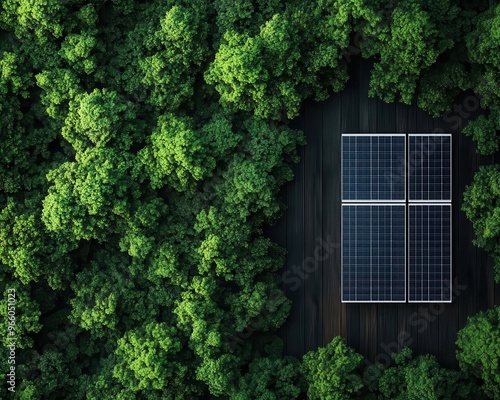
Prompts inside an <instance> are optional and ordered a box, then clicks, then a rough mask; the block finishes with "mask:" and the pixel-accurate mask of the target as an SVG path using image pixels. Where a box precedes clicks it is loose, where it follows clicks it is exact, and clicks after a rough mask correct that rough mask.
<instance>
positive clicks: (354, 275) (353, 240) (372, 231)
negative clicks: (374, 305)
mask: <svg viewBox="0 0 500 400" xmlns="http://www.w3.org/2000/svg"><path fill="white" fill-rule="evenodd" d="M405 214H406V207H405V205H404V204H400V205H386V204H379V205H345V204H344V205H342V267H343V268H342V301H349V302H357V301H359V302H369V301H380V302H404V301H405V300H406V256H405V229H406V228H405V226H406V223H405V221H406V218H405Z"/></svg>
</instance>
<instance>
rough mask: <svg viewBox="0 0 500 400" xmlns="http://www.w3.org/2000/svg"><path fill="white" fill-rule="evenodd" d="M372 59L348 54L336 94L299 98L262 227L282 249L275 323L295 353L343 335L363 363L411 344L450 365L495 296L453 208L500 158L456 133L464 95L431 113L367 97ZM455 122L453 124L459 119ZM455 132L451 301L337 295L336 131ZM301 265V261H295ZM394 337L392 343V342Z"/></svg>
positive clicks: (488, 263)
mask: <svg viewBox="0 0 500 400" xmlns="http://www.w3.org/2000/svg"><path fill="white" fill-rule="evenodd" d="M370 68H371V63H370V62H368V61H364V60H363V61H361V60H359V59H353V60H352V63H351V65H350V74H351V79H350V81H349V82H348V84H347V87H346V88H345V89H344V91H342V92H341V93H340V94H333V95H332V96H331V97H330V98H329V99H328V100H326V101H324V102H321V103H314V102H309V103H307V104H305V106H304V107H303V110H302V115H301V116H300V117H299V118H297V119H296V120H294V121H293V123H292V126H294V127H296V128H300V129H302V130H304V132H305V135H306V140H307V145H306V146H304V147H303V148H301V149H300V156H301V162H300V163H299V164H298V165H296V166H295V168H294V171H295V178H294V180H293V182H290V183H289V184H288V185H286V186H285V188H284V189H283V191H282V196H283V199H284V202H285V203H286V205H287V207H288V209H287V211H286V212H285V214H284V216H283V217H282V218H281V219H280V220H279V221H278V223H277V224H276V225H275V226H274V227H272V228H270V229H268V230H267V232H268V235H269V236H270V237H271V238H272V239H273V240H274V241H275V242H277V243H278V244H280V245H281V246H283V247H285V248H286V249H287V251H288V255H287V259H286V266H285V268H284V270H283V271H282V272H283V274H284V275H283V276H284V281H286V282H285V283H284V287H285V290H286V293H287V296H288V297H289V298H290V299H291V301H292V310H291V314H290V316H289V318H288V320H287V321H286V323H285V324H284V326H283V327H282V328H281V330H280V335H281V336H282V337H283V339H284V340H285V352H286V354H288V355H293V356H296V357H301V356H302V355H303V354H304V353H306V352H307V351H309V350H315V349H316V348H318V347H321V346H324V345H326V344H328V343H329V342H330V341H331V340H332V338H333V337H335V336H337V335H342V336H344V337H345V338H346V339H347V343H348V344H349V345H350V346H352V347H353V348H354V349H356V350H357V351H358V352H360V353H361V354H362V355H364V356H365V357H366V358H367V360H368V361H369V362H374V361H379V362H382V363H384V364H387V362H388V354H390V353H391V352H393V351H396V350H397V349H398V347H400V345H401V344H409V347H411V348H412V349H413V351H414V353H415V354H432V355H435V356H436V357H437V358H438V360H439V361H440V362H441V364H442V365H443V366H445V367H456V366H457V362H456V359H455V351H456V346H455V340H456V336H457V331H458V330H459V329H460V328H462V327H463V326H464V324H465V322H466V319H467V316H469V315H473V314H476V313H477V312H478V311H480V310H486V309H488V308H491V307H492V306H493V305H494V304H500V286H499V285H496V284H494V280H493V269H492V260H491V259H490V258H489V257H488V256H487V255H486V253H484V252H483V251H482V250H480V249H478V248H476V247H475V246H474V245H473V244H472V240H473V238H474V232H473V229H472V225H471V223H470V222H469V221H468V220H467V219H466V216H465V213H464V212H462V211H461V204H462V197H463V195H462V194H463V192H464V189H465V186H466V185H468V184H469V183H470V182H471V181H472V178H473V175H474V172H475V171H476V170H477V169H478V166H479V165H483V164H490V163H493V162H494V161H495V162H497V163H500V159H499V157H495V160H494V159H493V157H479V156H477V155H476V152H475V147H474V144H473V142H472V140H471V139H470V138H468V137H466V136H464V135H463V134H462V133H461V132H460V129H461V126H460V125H464V124H465V121H466V119H467V117H468V114H469V111H473V110H474V109H475V108H476V107H477V99H476V98H475V97H474V96H472V95H469V96H467V95H465V94H464V95H462V96H461V97H460V99H458V101H457V102H456V105H457V106H459V107H460V108H456V109H455V110H453V111H450V113H448V114H445V116H444V117H443V118H441V119H433V118H431V117H430V116H429V115H428V114H426V113H424V112H423V111H421V110H419V109H418V108H417V107H416V106H415V105H412V106H406V105H402V104H386V103H384V102H382V101H380V100H378V99H371V98H368V82H369V70H370ZM461 120H462V123H461V124H460V121H461ZM439 128H441V129H442V131H444V132H450V133H452V135H453V149H452V157H453V184H452V190H453V194H452V209H453V211H452V215H453V221H452V223H453V234H452V240H453V254H452V263H453V282H454V299H453V302H452V303H451V304H432V303H429V304H427V303H421V304H409V303H406V304H376V303H374V304H342V303H341V301H340V276H341V275H340V272H341V271H340V268H341V267H340V266H341V262H340V241H341V237H340V221H341V220H340V215H341V214H340V211H341V207H340V160H341V159H340V138H341V134H342V133H343V132H346V133H358V132H359V133H407V132H409V133H412V132H413V133H432V132H434V131H435V129H439ZM303 265H304V267H302V266H303ZM398 341H399V344H398Z"/></svg>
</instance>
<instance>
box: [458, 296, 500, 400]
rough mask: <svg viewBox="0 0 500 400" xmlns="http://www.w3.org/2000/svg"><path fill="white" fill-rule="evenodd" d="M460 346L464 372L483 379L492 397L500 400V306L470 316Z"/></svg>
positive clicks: (484, 387) (459, 336)
mask: <svg viewBox="0 0 500 400" xmlns="http://www.w3.org/2000/svg"><path fill="white" fill-rule="evenodd" d="M457 346H458V348H459V350H458V352H457V359H458V361H459V363H460V369H461V370H463V371H464V372H465V373H467V374H468V375H470V376H472V377H474V378H477V379H479V380H481V381H482V382H483V383H482V385H481V389H482V390H483V391H484V393H486V395H488V397H490V398H492V399H495V400H497V399H500V375H499V373H498V370H499V366H500V307H498V306H496V307H494V308H492V309H490V310H488V311H486V312H480V313H479V314H477V315H475V316H473V317H469V318H468V319H467V324H466V325H465V327H464V328H462V330H460V332H459V333H458V340H457Z"/></svg>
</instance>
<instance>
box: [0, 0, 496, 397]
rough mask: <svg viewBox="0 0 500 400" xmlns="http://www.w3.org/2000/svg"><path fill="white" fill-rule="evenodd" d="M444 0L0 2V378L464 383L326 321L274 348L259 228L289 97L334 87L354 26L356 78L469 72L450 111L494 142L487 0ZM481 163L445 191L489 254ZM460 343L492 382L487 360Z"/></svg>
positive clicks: (163, 385) (265, 251) (277, 260)
mask: <svg viewBox="0 0 500 400" xmlns="http://www.w3.org/2000/svg"><path fill="white" fill-rule="evenodd" d="M457 4H458V3H457V2H449V1H444V0H442V1H437V2H436V1H430V0H426V1H420V2H419V1H415V0H411V1H404V2H392V1H391V2H389V1H386V0H377V1H366V0H356V1H351V0H318V1H315V2H300V1H292V2H284V1H279V0H256V1H253V2H249V1H243V2H242V1H237V0H214V1H213V2H206V1H204V0H194V1H186V0H167V1H164V2H153V1H149V2H148V1H139V2H135V1H132V0H116V1H115V0H114V1H103V0H92V1H75V0H65V1H61V0H51V1H49V2H47V1H40V0H30V1H28V0H5V1H4V2H2V4H1V6H0V137H1V139H2V146H0V289H1V290H0V291H1V292H2V293H3V294H4V295H3V296H4V297H3V298H2V300H0V302H1V303H2V307H5V302H6V299H7V296H5V292H6V290H7V289H8V288H15V289H16V292H17V293H18V303H17V310H18V311H17V315H16V318H17V320H16V333H17V335H18V337H19V339H18V343H17V344H18V348H20V349H21V348H22V349H23V351H22V352H21V351H20V352H18V356H19V357H18V359H17V360H16V365H17V367H18V371H19V378H20V379H19V381H18V382H19V385H18V387H17V388H16V394H15V395H14V398H19V399H45V398H65V399H84V398H87V399H122V400H131V399H135V398H141V399H179V398H183V399H184V398H186V399H189V398H211V397H213V396H218V397H221V398H230V399H238V400H240V399H241V400H243V399H245V400H246V399H266V400H267V399H282V398H285V399H294V398H297V397H301V396H303V395H304V393H306V392H307V393H308V394H309V397H310V398H338V399H344V398H350V397H352V396H365V395H366V396H372V397H371V398H405V399H410V398H419V399H424V398H428V399H434V398H449V397H450V396H451V397H453V396H455V397H453V398H463V397H464V396H470V397H473V398H480V396H479V395H477V394H475V393H474V392H473V391H472V389H471V388H470V387H469V386H468V385H467V384H465V383H464V382H463V380H462V375H460V374H459V373H457V372H453V371H446V370H444V369H442V368H440V367H439V366H438V365H437V364H436V362H435V360H434V359H433V358H431V357H419V358H416V359H415V360H410V358H409V357H406V355H407V354H406V351H405V352H404V353H403V354H402V355H400V356H398V359H397V362H398V365H397V366H396V367H394V368H390V369H388V370H386V371H384V372H382V371H381V368H380V366H379V365H376V366H374V367H373V368H374V369H376V370H377V372H378V373H379V374H380V375H381V378H380V380H378V379H374V380H373V382H370V383H368V384H367V383H366V382H363V381H362V380H361V376H360V375H361V373H363V372H366V371H363V368H362V367H361V366H360V363H361V360H362V357H361V356H360V355H358V354H356V353H355V352H354V351H353V350H352V349H350V348H348V347H347V346H346V344H345V342H343V340H342V339H340V338H336V339H334V341H333V342H332V343H331V344H330V345H328V346H327V347H325V348H323V349H319V350H317V351H316V352H312V353H309V354H307V355H306V356H304V360H303V363H302V365H301V364H300V363H299V361H298V360H296V359H294V358H292V357H283V356H282V344H281V342H280V340H278V339H277V338H276V336H275V335H274V331H275V330H276V329H278V328H279V327H280V326H281V325H282V324H283V322H284V321H285V319H286V317H287V315H288V313H289V311H290V307H291V305H290V301H289V300H288V299H287V298H286V296H285V293H284V292H283V290H281V289H280V288H279V284H280V277H279V273H278V271H279V270H280V268H281V267H282V265H283V262H284V257H285V252H284V250H283V249H281V248H280V247H279V246H277V245H276V244H275V243H273V242H272V241H271V240H270V239H269V238H267V237H265V236H264V234H263V226H264V225H268V224H272V223H274V222H275V221H276V220H277V219H278V218H279V217H280V215H281V214H282V213H283V210H284V205H283V204H282V202H281V201H280V199H279V196H278V193H279V191H280V189H281V188H282V187H283V184H285V183H286V182H288V181H290V180H291V179H292V178H293V173H292V169H291V166H292V164H293V163H295V162H297V161H298V156H297V146H298V145H302V144H304V137H303V134H302V133H301V132H299V131H296V130H294V129H291V128H290V126H289V119H290V118H293V117H295V116H297V115H298V114H299V110H300V107H301V105H302V104H303V102H304V101H305V100H306V99H315V100H322V99H326V98H327V97H328V95H329V93H330V92H331V91H332V90H333V91H340V90H342V88H343V87H344V85H345V84H346V82H347V80H348V68H347V67H348V62H349V61H350V58H349V57H346V52H347V51H348V49H351V48H352V45H354V46H360V48H361V50H362V55H363V56H365V57H374V58H375V67H374V70H373V71H372V79H371V88H372V90H371V93H372V94H375V95H377V96H380V97H382V98H383V99H385V100H394V99H396V98H398V97H400V98H401V99H402V100H403V101H405V102H410V101H412V100H415V99H416V100H417V101H418V104H419V106H420V107H422V108H425V109H427V110H428V111H429V110H430V111H434V113H435V114H438V113H440V112H442V111H444V110H445V109H446V108H447V107H448V106H449V103H450V102H451V101H452V100H453V98H454V97H456V95H457V94H458V93H459V92H460V91H462V90H466V89H472V90H474V91H475V92H476V93H479V94H481V95H482V96H483V97H482V99H481V105H482V107H483V108H484V109H485V111H486V112H485V113H484V116H481V117H479V118H478V119H476V120H475V121H472V122H471V123H470V124H469V126H468V128H467V129H466V133H467V134H469V135H472V136H473V138H474V139H475V140H476V141H477V143H478V146H477V147H478V151H480V152H482V153H484V154H490V153H492V152H494V151H496V150H497V149H498V140H497V138H496V136H495V134H496V130H497V129H498V126H497V121H498V118H497V117H498V115H500V111H499V110H500V108H499V107H500V102H499V101H498V93H497V92H498V90H497V85H496V76H497V72H498V71H497V70H498V65H497V64H498V62H497V59H498V56H497V54H496V53H497V51H496V50H497V47H498V46H497V43H496V42H497V39H498V32H497V31H498V29H497V27H498V14H499V8H498V7H495V6H492V7H490V8H488V7H486V4H481V5H473V4H464V5H463V8H464V10H461V9H460V8H459V7H458V6H457ZM476 14H477V16H476V17H474V19H472V16H473V15H476ZM350 45H351V47H349V46H350ZM438 60H439V62H437V61H438ZM498 173H499V171H498V168H496V167H488V169H484V170H482V171H480V173H479V174H478V176H477V178H476V180H475V182H474V184H473V185H472V186H471V187H470V188H469V189H468V191H467V192H466V199H465V201H464V209H465V210H466V212H467V215H468V216H469V218H470V219H471V220H472V221H473V224H474V227H475V229H476V232H477V233H478V239H477V243H478V245H480V246H481V247H483V248H485V249H486V250H487V251H489V252H490V253H491V254H492V255H493V257H494V258H495V260H496V261H497V264H500V262H498V260H500V253H499V254H497V253H498V251H497V248H498V246H497V244H496V242H498V232H497V231H498V229H497V228H496V226H497V225H498V224H497V219H498V218H497V217H498V215H497V214H498V211H497V209H496V203H497V201H496V196H497V195H498V193H497V192H498V190H497V189H498V185H497V182H498V181H499V179H498ZM497 270H499V271H500V269H499V268H498V267H497ZM498 276H500V273H498V274H497V278H498ZM498 279H500V278H498ZM7 323H8V320H7V319H6V318H5V316H4V315H2V316H1V317H0V328H1V329H3V330H4V331H6V328H7ZM464 332H467V330H464ZM464 334H465V333H464ZM484 340H485V341H487V340H489V339H487V338H485V339H484ZM474 343H479V342H478V341H476V342H474ZM478 346H479V344H478ZM2 351H3V353H2V354H1V356H2V357H3V356H4V355H5V350H4V349H3V350H2ZM465 353H466V352H465V351H464V352H463V354H465ZM488 354H489V353H488ZM480 355H481V353H480V352H479V351H478V356H480ZM463 357H464V358H463V359H464V360H472V358H471V357H470V356H469V355H468V356H467V357H465V355H464V356H463ZM481 357H482V356H481ZM472 363H473V362H472V361H467V362H466V363H465V364H464V365H467V367H466V368H467V371H468V373H469V375H470V376H471V377H477V378H479V377H482V378H483V379H485V382H486V378H485V377H486V376H487V379H488V380H487V385H486V384H485V385H484V389H485V390H489V391H490V392H488V393H490V394H491V390H493V391H494V390H496V389H495V387H494V386H492V385H494V382H496V381H495V379H496V377H497V376H496V375H495V374H494V373H493V372H494V371H493V372H491V371H489V370H487V369H484V370H481V371H480V372H479V370H478V369H470V370H469V367H468V366H469V365H472ZM474 368H476V367H474ZM486 371H488V374H485V373H486ZM2 372H3V371H2ZM471 379H474V378H471ZM471 382H472V380H471ZM394 384H395V385H397V387H398V388H400V389H401V390H399V391H398V392H393V391H392V385H394ZM373 396H375V397H373ZM398 396H399V397H398ZM474 396H475V397H474ZM367 398H368V397H367Z"/></svg>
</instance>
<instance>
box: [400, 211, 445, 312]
mask: <svg viewBox="0 0 500 400" xmlns="http://www.w3.org/2000/svg"><path fill="white" fill-rule="evenodd" d="M409 231H410V234H409V278H408V281H409V283H408V287H409V301H410V302H432V301H451V205H450V204H441V205H431V204H410V205H409Z"/></svg>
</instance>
